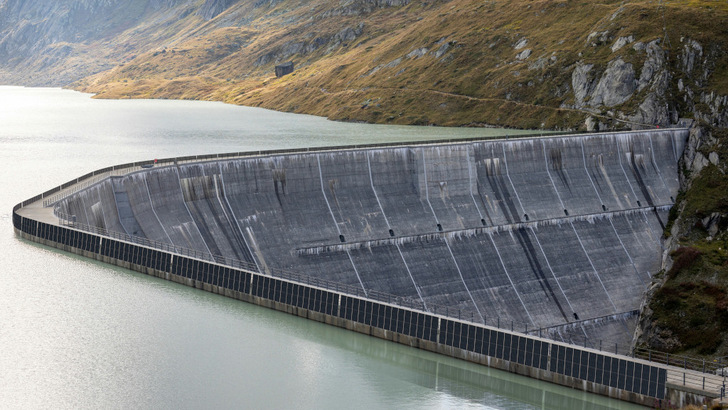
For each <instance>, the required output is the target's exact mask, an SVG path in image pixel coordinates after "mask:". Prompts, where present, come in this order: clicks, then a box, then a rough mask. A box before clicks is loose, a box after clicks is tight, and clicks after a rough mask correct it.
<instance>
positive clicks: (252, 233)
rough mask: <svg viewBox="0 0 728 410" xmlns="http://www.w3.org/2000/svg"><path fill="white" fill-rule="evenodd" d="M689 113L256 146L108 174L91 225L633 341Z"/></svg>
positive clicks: (80, 200) (429, 304) (72, 208)
mask: <svg viewBox="0 0 728 410" xmlns="http://www.w3.org/2000/svg"><path fill="white" fill-rule="evenodd" d="M686 138H687V130H659V131H638V132H624V133H610V134H593V135H580V136H559V137H542V138H535V139H522V140H521V139H518V140H498V141H474V142H465V143H448V144H403V145H402V146H398V147H382V148H372V149H344V150H336V151H328V152H316V153H293V154H265V155H258V156H250V157H243V158H236V159H225V160H217V161H209V162H198V163H184V164H174V165H171V166H162V167H155V168H151V169H145V170H142V171H139V172H136V173H133V174H129V175H125V176H120V177H110V178H107V179H104V180H103V181H101V182H99V183H97V184H95V185H93V186H91V187H89V188H87V189H85V190H83V191H80V192H78V193H75V194H73V195H71V196H69V197H67V198H65V199H63V200H61V201H60V202H58V203H57V204H56V205H55V210H56V212H57V213H58V214H59V215H61V214H65V215H73V216H74V217H75V221H76V222H77V223H80V224H84V225H89V226H91V227H94V228H101V229H106V230H109V231H112V232H119V233H125V234H128V235H131V236H137V237H141V238H146V239H149V240H154V241H159V242H163V243H169V244H171V245H175V246H178V247H183V248H190V249H194V250H197V251H199V252H203V253H208V254H211V255H217V256H221V257H224V258H230V259H235V260H239V261H242V262H243V263H244V264H246V265H247V266H249V267H250V268H251V269H254V270H258V271H261V272H264V273H266V272H271V271H274V270H286V271H295V272H299V273H302V274H305V275H309V276H311V277H315V278H320V279H323V280H326V281H330V282H337V283H341V284H345V285H349V286H353V287H359V288H360V289H361V290H362V291H363V292H364V293H365V294H366V293H369V292H378V293H383V294H391V295H394V296H396V297H400V298H403V299H405V300H410V301H412V302H414V303H418V304H421V306H423V307H424V308H425V309H426V310H428V311H430V312H436V313H438V314H446V312H447V313H448V314H451V315H453V316H455V317H463V318H468V319H470V320H473V321H475V322H480V323H487V324H494V323H495V322H496V321H498V322H499V323H503V324H510V325H511V326H515V327H516V328H518V329H524V328H526V329H541V328H542V329H544V330H545V332H546V334H547V335H548V336H550V337H551V338H553V339H556V340H560V341H569V340H571V339H572V338H577V339H578V340H579V341H581V340H582V339H587V340H588V342H589V343H590V344H591V345H594V344H596V343H599V342H598V341H605V342H608V343H620V344H629V342H630V341H631V338H632V333H633V331H634V326H635V321H636V311H637V309H639V307H640V303H641V301H642V296H643V292H644V290H645V289H646V286H647V285H648V284H649V282H650V277H651V275H652V274H654V273H656V272H657V271H658V270H659V269H660V261H661V254H662V247H661V236H662V232H663V229H664V224H665V223H666V222H667V214H668V211H669V208H670V207H671V205H672V204H673V202H674V198H675V196H676V195H677V192H678V188H679V181H678V172H677V161H678V158H679V155H680V154H681V153H682V150H683V146H684V142H685V139H686Z"/></svg>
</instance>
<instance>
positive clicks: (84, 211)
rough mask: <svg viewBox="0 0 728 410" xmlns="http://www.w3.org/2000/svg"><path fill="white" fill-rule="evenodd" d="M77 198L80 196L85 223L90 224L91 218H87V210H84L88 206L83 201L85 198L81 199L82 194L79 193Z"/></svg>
mask: <svg viewBox="0 0 728 410" xmlns="http://www.w3.org/2000/svg"><path fill="white" fill-rule="evenodd" d="M79 198H81V205H82V206H83V214H84V215H86V224H88V225H91V220H90V219H88V211H86V209H87V208H88V206H86V204H85V203H84V202H85V200H84V199H83V195H79Z"/></svg>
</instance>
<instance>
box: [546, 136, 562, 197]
mask: <svg viewBox="0 0 728 410" xmlns="http://www.w3.org/2000/svg"><path fill="white" fill-rule="evenodd" d="M541 148H543V161H544V165H545V166H546V174H547V175H548V176H549V180H550V181H551V186H552V187H554V191H555V192H556V197H557V198H559V203H560V204H561V209H564V210H565V209H566V206H565V205H564V201H562V200H561V194H559V190H558V189H556V184H555V183H554V179H553V178H552V177H551V172H550V171H549V159H548V157H546V143H544V142H543V140H541Z"/></svg>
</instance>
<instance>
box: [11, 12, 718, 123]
mask: <svg viewBox="0 0 728 410" xmlns="http://www.w3.org/2000/svg"><path fill="white" fill-rule="evenodd" d="M35 3H38V4H40V3H45V4H46V6H45V7H40V6H39V5H38V6H36V7H32V6H33V4H35ZM66 3H67V4H66ZM80 3H81V5H82V6H76V7H71V6H70V4H77V3H75V2H71V1H70V0H63V1H60V2H48V1H42V0H29V1H20V0H8V1H7V2H6V3H5V4H4V5H3V6H0V7H3V8H2V9H0V16H4V17H3V18H4V24H3V26H9V27H10V26H14V27H15V28H14V29H13V30H10V31H9V33H10V34H9V35H8V31H7V30H6V31H5V32H4V33H3V34H0V35H2V37H0V57H2V58H0V62H1V63H2V64H0V67H2V68H0V70H2V71H4V72H6V73H8V72H10V73H13V74H10V75H7V74H6V75H5V76H2V74H0V81H4V82H8V81H15V82H21V83H28V84H46V83H51V84H55V85H58V84H64V83H69V82H72V81H75V80H78V79H81V78H83V80H81V81H79V82H77V83H75V84H74V85H73V87H74V88H77V89H80V90H84V91H89V92H94V93H98V96H99V97H101V98H126V97H132V98H190V99H209V100H222V101H226V102H231V103H237V104H246V105H255V106H264V107H267V108H273V109H278V110H284V111H293V112H302V113H310V114H316V115H323V116H327V117H330V118H333V119H340V120H355V121H369V122H385V123H386V122H391V123H402V124H441V125H470V124H472V125H479V124H493V125H501V126H513V127H521V128H542V127H543V128H579V127H582V128H597V127H602V128H630V127H637V126H640V125H658V124H659V125H667V124H669V123H674V122H675V121H676V120H677V118H678V117H689V118H695V117H697V118H701V119H705V120H707V121H708V122H709V123H713V124H715V125H725V123H724V118H725V113H726V108H725V105H726V104H725V101H723V100H721V99H720V98H722V97H720V98H719V96H724V95H726V94H728V80H726V76H725V74H726V73H727V71H728V56H726V50H725V46H724V45H725V44H728V33H727V32H726V30H725V28H724V27H725V26H726V24H725V23H726V22H728V5H726V4H725V2H716V1H707V0H705V1H660V2H655V1H646V0H643V1H632V2H626V1H621V2H618V1H604V0H603V1H595V2H574V1H566V0H539V1H537V0H518V1H505V0H501V1H486V2H483V1H475V0H451V1H409V0H386V1H385V0H342V1H331V0H310V1H301V0H298V1H297V0H267V1H264V0H205V1H192V0H187V1H184V0H166V1H163V0H155V1H152V0H146V1H143V0H106V1H101V0H96V1H91V0H85V1H83V2H80ZM20 4H22V5H23V6H19V5H20ZM48 4H50V5H52V6H49V5H48ZM64 4H65V5H64ZM132 6H133V7H132ZM28 8H31V9H33V13H31V18H29V19H28V18H26V17H22V16H25V15H26V14H27V13H26V12H24V11H23V10H25V9H28ZM122 10H123V12H122ZM44 13H45V14H48V13H51V15H53V16H54V17H53V18H48V19H46V20H42V19H41V18H40V17H37V16H41V15H44ZM88 13H92V14H88ZM12 16H15V19H16V20H15V21H13V20H12V18H11V17H12ZM97 16H101V17H100V18H99V17H97ZM111 16H114V17H111ZM58 20H60V21H62V22H64V23H63V24H62V23H59V22H58ZM51 21H53V22H54V23H51ZM77 21H83V22H84V24H74V23H71V22H77ZM69 27H70V28H69ZM90 27H96V29H95V30H93V29H91V28H90ZM43 32H46V33H47V35H45V36H43V35H41V33H43ZM34 36H35V37H39V38H38V39H36V40H32V41H26V42H25V43H24V45H19V44H21V43H23V42H22V41H20V40H19V38H22V39H27V38H30V39H33V38H35V37H34ZM54 39H56V40H54ZM74 39H75V40H74ZM11 55H12V56H17V57H14V58H10V57H9V56H11ZM289 60H292V61H294V62H295V65H296V71H295V72H294V73H293V74H292V75H289V76H286V77H283V78H281V79H276V78H275V77H274V76H273V66H274V65H275V64H277V63H282V62H286V61H289ZM111 66H114V67H113V68H112V69H110V70H106V69H107V68H109V67H111ZM92 72H99V74H97V75H94V76H92V77H87V75H88V74H90V73H92ZM84 77H86V78H84ZM711 93H712V99H711V100H710V101H708V99H710V98H709V97H711Z"/></svg>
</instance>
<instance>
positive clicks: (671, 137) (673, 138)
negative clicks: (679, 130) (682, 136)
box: [670, 133, 679, 162]
mask: <svg viewBox="0 0 728 410" xmlns="http://www.w3.org/2000/svg"><path fill="white" fill-rule="evenodd" d="M670 145H671V146H672V158H673V159H674V160H675V162H678V161H679V158H678V157H677V148H675V133H670Z"/></svg>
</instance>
